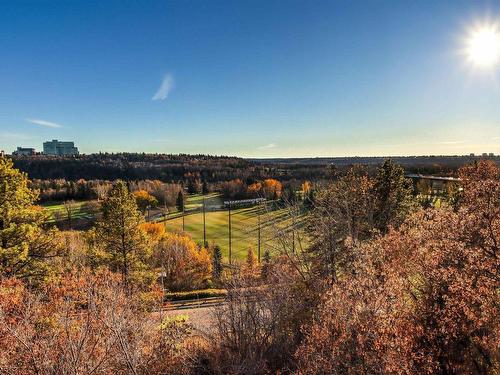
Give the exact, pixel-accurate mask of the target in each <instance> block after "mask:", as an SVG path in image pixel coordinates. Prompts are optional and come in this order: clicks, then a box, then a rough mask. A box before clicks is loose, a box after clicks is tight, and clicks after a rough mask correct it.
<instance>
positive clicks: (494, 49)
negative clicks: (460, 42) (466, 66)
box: [466, 24, 500, 68]
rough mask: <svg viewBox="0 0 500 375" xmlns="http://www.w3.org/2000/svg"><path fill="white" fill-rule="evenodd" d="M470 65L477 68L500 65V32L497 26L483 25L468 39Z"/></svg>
mask: <svg viewBox="0 0 500 375" xmlns="http://www.w3.org/2000/svg"><path fill="white" fill-rule="evenodd" d="M466 55H467V59H468V61H469V63H471V64H472V65H474V66H475V67H477V68H493V67H495V66H497V65H498V64H499V63H500V30H499V27H498V25H497V24H490V25H481V26H479V27H476V28H474V29H472V30H471V31H469V35H468V37H467V39H466Z"/></svg>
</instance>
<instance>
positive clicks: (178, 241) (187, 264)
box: [152, 233, 212, 291]
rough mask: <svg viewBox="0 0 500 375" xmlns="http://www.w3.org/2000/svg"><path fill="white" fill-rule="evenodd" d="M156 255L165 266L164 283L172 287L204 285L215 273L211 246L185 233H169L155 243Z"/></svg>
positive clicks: (188, 287) (161, 264) (158, 262)
mask: <svg viewBox="0 0 500 375" xmlns="http://www.w3.org/2000/svg"><path fill="white" fill-rule="evenodd" d="M152 259H153V260H154V264H155V266H156V267H158V268H159V269H160V270H161V274H162V279H163V284H164V287H165V288H166V289H169V290H171V291H180V290H190V289H198V288H203V287H205V285H206V282H207V280H208V279H210V277H211V274H212V260H211V258H210V254H209V252H208V250H207V249H206V248H204V247H201V248H199V247H198V246H197V245H196V243H195V242H194V241H193V240H192V239H191V237H189V236H187V235H184V234H175V233H165V234H164V235H163V236H162V237H161V238H160V239H159V241H158V243H157V244H156V245H155V247H154V250H153V257H152Z"/></svg>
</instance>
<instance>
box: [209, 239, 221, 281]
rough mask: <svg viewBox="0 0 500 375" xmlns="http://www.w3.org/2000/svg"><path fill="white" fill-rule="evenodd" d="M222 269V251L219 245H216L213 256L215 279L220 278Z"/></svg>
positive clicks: (213, 274)
mask: <svg viewBox="0 0 500 375" xmlns="http://www.w3.org/2000/svg"><path fill="white" fill-rule="evenodd" d="M222 270H223V268H222V251H221V248H220V246H219V245H215V246H214V250H213V256H212V276H213V278H214V279H215V280H220V278H221V276H222Z"/></svg>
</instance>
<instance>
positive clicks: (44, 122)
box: [26, 118, 62, 128]
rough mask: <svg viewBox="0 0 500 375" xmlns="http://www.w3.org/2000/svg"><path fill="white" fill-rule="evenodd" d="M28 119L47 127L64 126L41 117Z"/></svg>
mask: <svg viewBox="0 0 500 375" xmlns="http://www.w3.org/2000/svg"><path fill="white" fill-rule="evenodd" d="M26 121H28V122H30V123H32V124H35V125H40V126H45V127H47V128H62V126H61V125H59V124H56V123H55V122H51V121H46V120H40V119H36V118H27V119H26Z"/></svg>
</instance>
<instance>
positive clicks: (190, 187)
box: [187, 178, 198, 194]
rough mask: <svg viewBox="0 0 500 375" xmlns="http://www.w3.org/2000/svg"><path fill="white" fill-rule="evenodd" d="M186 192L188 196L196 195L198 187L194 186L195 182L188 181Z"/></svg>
mask: <svg viewBox="0 0 500 375" xmlns="http://www.w3.org/2000/svg"><path fill="white" fill-rule="evenodd" d="M187 190H188V194H196V193H198V186H197V184H196V181H195V180H194V179H192V178H191V179H189V181H188V185H187Z"/></svg>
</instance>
